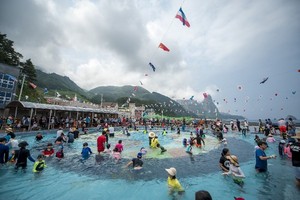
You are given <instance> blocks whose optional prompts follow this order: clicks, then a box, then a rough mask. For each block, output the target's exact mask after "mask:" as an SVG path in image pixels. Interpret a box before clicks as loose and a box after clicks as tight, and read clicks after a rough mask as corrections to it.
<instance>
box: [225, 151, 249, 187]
mask: <svg viewBox="0 0 300 200" xmlns="http://www.w3.org/2000/svg"><path fill="white" fill-rule="evenodd" d="M226 158H227V159H228V160H229V161H230V165H229V171H228V172H224V173H223V175H232V178H233V181H234V182H235V183H237V184H238V185H240V186H243V185H244V181H243V178H245V175H244V172H243V171H242V170H241V168H240V165H239V162H238V158H237V156H234V155H230V156H226Z"/></svg>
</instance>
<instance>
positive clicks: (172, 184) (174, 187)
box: [166, 167, 184, 194]
mask: <svg viewBox="0 0 300 200" xmlns="http://www.w3.org/2000/svg"><path fill="white" fill-rule="evenodd" d="M166 171H167V172H168V180H167V182H168V186H169V193H170V194H172V193H174V192H178V193H182V192H184V189H183V188H182V186H181V185H180V183H179V181H178V179H177V178H176V169H175V168H174V167H171V168H170V169H166Z"/></svg>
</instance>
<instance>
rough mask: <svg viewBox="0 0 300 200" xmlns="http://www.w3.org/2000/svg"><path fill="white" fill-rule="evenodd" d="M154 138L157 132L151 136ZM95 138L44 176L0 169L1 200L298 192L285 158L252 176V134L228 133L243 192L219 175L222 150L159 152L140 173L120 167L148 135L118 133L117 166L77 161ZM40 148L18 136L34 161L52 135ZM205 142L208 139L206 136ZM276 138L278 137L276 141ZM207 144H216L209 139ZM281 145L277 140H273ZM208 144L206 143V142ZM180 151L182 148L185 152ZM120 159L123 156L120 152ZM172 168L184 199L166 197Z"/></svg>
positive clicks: (172, 142)
mask: <svg viewBox="0 0 300 200" xmlns="http://www.w3.org/2000/svg"><path fill="white" fill-rule="evenodd" d="M155 132H156V133H157V134H159V133H160V132H161V130H158V131H155ZM184 134H185V136H188V135H189V132H186V133H182V134H181V136H180V137H178V136H177V135H176V133H175V132H174V133H171V132H170V133H168V135H167V137H165V138H163V137H161V136H159V140H160V142H161V144H163V145H164V146H165V147H166V148H167V149H168V151H171V152H172V149H173V148H177V145H180V146H179V148H182V147H181V143H180V140H181V137H185V136H184ZM98 135H99V134H98V133H93V134H89V135H84V136H83V137H81V138H80V140H79V141H76V142H75V143H74V144H72V145H69V146H68V145H65V153H66V155H65V156H66V158H64V159H63V160H61V161H58V160H57V159H55V158H52V159H48V160H46V162H47V166H48V168H46V170H45V171H44V172H43V173H42V174H38V175H37V174H33V173H32V172H31V169H32V164H33V163H31V162H30V161H29V162H28V164H29V166H28V169H27V172H26V173H22V172H21V171H19V172H17V173H15V172H14V170H13V166H6V167H2V168H1V170H0V177H1V185H0V199H83V198H85V199H144V200H148V199H149V200H150V199H151V200H152V199H194V193H195V192H196V191H198V190H207V191H209V192H210V193H211V195H212V197H213V199H229V200H230V199H233V197H234V196H241V197H244V198H245V199H251V200H252V199H253V200H255V199H299V197H300V191H299V189H298V188H297V187H296V186H295V184H294V172H293V169H292V166H291V161H290V160H288V159H281V158H280V157H278V158H277V159H276V160H273V159H272V160H269V161H268V164H269V173H268V174H256V172H255V170H254V165H255V158H254V140H253V138H254V134H249V135H247V137H242V136H241V135H240V134H237V133H228V134H227V135H226V136H225V137H227V140H228V148H229V149H230V150H231V153H232V154H234V155H237V156H238V157H239V160H240V163H241V168H242V170H243V171H244V173H245V175H246V179H245V185H244V187H243V188H241V187H239V186H238V185H236V184H235V183H233V181H232V179H231V178H230V177H223V176H222V175H221V172H220V171H219V167H218V161H219V158H220V152H221V150H222V148H223V146H222V145H215V144H212V145H211V144H207V147H205V148H204V150H199V152H197V154H198V155H195V156H192V157H191V156H189V155H186V154H184V155H182V154H172V153H169V152H168V151H167V152H166V154H162V155H160V154H159V152H157V154H155V155H153V154H152V153H150V150H149V151H148V153H149V154H148V155H146V156H145V158H143V161H144V167H143V169H142V170H140V171H134V170H132V169H131V168H129V169H127V168H123V166H124V165H126V163H127V162H128V161H129V160H130V159H131V158H132V157H135V156H136V153H137V152H138V150H139V149H140V147H141V146H145V147H148V146H147V144H148V136H147V135H146V134H143V133H142V132H138V131H137V132H131V136H129V137H127V136H125V135H122V134H116V137H115V138H110V143H111V144H112V146H114V144H115V143H116V142H117V140H118V139H120V138H122V140H123V143H124V149H125V150H124V155H122V156H123V158H122V159H121V160H120V162H118V163H115V162H114V161H113V160H110V159H109V158H108V157H105V156H103V157H101V159H99V158H98V159H96V160H95V159H93V157H90V158H89V159H88V160H87V161H85V162H80V152H81V148H82V143H83V141H88V143H89V146H90V147H91V148H92V150H93V152H96V148H95V146H96V139H95V138H97V136H98ZM44 136H45V139H44V140H45V142H44V143H35V142H34V136H30V135H25V136H18V139H26V140H27V141H28V142H29V144H30V146H29V147H28V148H29V149H31V154H32V155H33V156H34V157H36V156H37V154H38V153H39V150H41V149H42V148H43V147H44V146H45V144H46V143H47V142H46V141H47V140H50V141H51V140H54V137H55V133H49V134H44ZM207 137H208V138H209V134H208V136H207ZM276 139H277V138H276ZM210 140H211V143H213V142H214V141H215V140H214V138H210ZM277 140H279V139H277ZM207 143H208V142H207ZM277 144H278V143H276V144H270V145H269V148H268V149H267V151H266V153H267V155H270V154H273V153H275V154H278V153H277ZM183 151H184V149H183ZM122 154H123V153H122ZM169 167H175V168H176V169H177V172H178V176H177V177H178V179H179V181H180V182H181V184H182V186H183V187H184V188H185V190H186V192H185V194H183V195H182V196H169V195H168V192H167V191H168V189H167V185H166V179H167V174H166V172H165V168H169Z"/></svg>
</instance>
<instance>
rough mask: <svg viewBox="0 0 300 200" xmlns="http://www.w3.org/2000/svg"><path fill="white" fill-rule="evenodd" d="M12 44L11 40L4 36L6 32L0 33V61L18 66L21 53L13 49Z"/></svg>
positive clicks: (21, 56)
mask: <svg viewBox="0 0 300 200" xmlns="http://www.w3.org/2000/svg"><path fill="white" fill-rule="evenodd" d="M13 44H14V42H13V41H11V40H9V39H7V38H6V34H1V33H0V62H1V63H4V64H7V65H12V66H18V65H19V63H20V59H21V58H23V55H22V54H20V53H19V52H16V51H15V49H14V47H13Z"/></svg>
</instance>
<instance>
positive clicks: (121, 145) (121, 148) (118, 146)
mask: <svg viewBox="0 0 300 200" xmlns="http://www.w3.org/2000/svg"><path fill="white" fill-rule="evenodd" d="M115 148H117V149H118V151H119V152H120V153H122V151H123V144H122V140H119V141H118V144H116V146H115Z"/></svg>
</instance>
